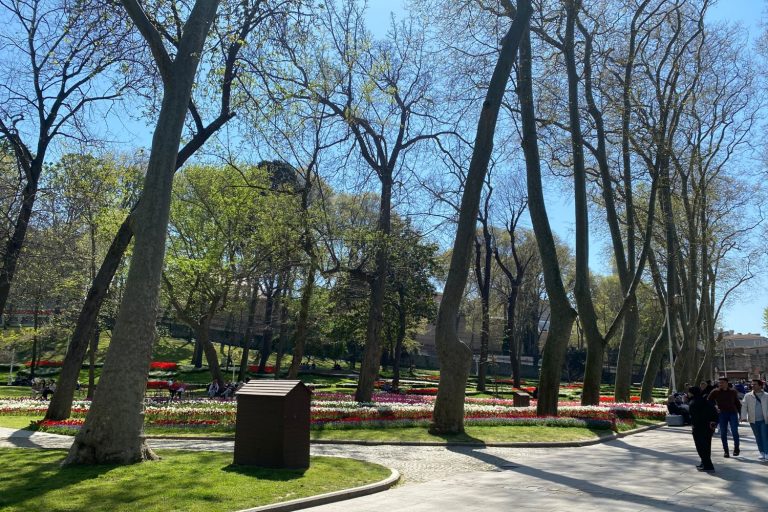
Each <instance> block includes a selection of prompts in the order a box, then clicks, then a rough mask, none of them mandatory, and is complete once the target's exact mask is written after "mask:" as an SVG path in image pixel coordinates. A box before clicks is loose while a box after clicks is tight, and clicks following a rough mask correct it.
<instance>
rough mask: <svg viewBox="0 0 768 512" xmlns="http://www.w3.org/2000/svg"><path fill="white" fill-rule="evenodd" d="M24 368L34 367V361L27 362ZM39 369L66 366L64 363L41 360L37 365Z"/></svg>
mask: <svg viewBox="0 0 768 512" xmlns="http://www.w3.org/2000/svg"><path fill="white" fill-rule="evenodd" d="M24 366H27V367H30V366H32V361H27V362H26V363H24ZM35 366H37V367H41V368H42V367H47V368H58V367H60V366H64V361H48V360H47V359H41V360H40V361H38V362H37V364H36V365H35Z"/></svg>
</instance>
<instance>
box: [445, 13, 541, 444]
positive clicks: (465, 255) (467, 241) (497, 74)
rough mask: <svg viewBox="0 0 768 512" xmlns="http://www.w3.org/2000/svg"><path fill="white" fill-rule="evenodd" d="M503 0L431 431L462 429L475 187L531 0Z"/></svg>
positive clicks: (450, 282)
mask: <svg viewBox="0 0 768 512" xmlns="http://www.w3.org/2000/svg"><path fill="white" fill-rule="evenodd" d="M504 4H505V7H506V12H507V15H508V16H510V17H511V18H514V21H513V22H512V23H511V25H510V27H509V30H508V31H507V33H506V35H505V36H504V39H503V42H502V45H501V49H500V51H499V55H498V60H497V62H496V65H495V67H494V70H493V74H492V76H491V79H490V82H489V84H488V89H487V91H486V96H485V101H484V102H483V107H482V110H481V112H480V118H479V120H478V124H477V132H476V135H475V142H474V146H473V150H472V160H471V163H470V166H469V171H468V173H467V180H466V182H465V184H464V192H463V194H462V198H461V207H460V210H459V220H458V227H457V228H456V238H455V240H454V244H453V252H452V253H451V263H450V267H449V269H448V274H447V276H446V282H445V288H444V290H443V300H442V301H441V302H440V309H439V311H438V314H437V323H436V325H435V344H436V345H437V351H438V355H439V357H440V386H439V387H438V393H437V400H436V401H435V409H434V413H433V416H432V425H431V427H430V431H431V432H433V433H460V432H463V431H464V393H465V387H466V383H467V378H468V376H469V365H470V355H471V354H470V351H469V348H468V347H467V346H466V345H465V344H464V343H463V342H462V341H461V340H459V338H458V334H457V331H456V318H457V317H458V312H459V305H460V300H461V297H462V296H463V292H464V287H465V286H466V283H467V271H468V270H469V265H470V257H471V253H472V239H473V238H474V235H475V224H476V222H477V215H478V211H479V203H480V193H481V191H482V187H483V182H484V181H485V175H486V172H487V170H488V162H489V161H490V158H491V151H492V149H493V139H494V133H495V131H496V122H497V119H498V115H499V109H500V107H501V102H502V98H503V96H504V92H505V89H506V84H507V82H508V80H509V74H510V72H511V71H512V66H513V64H514V62H515V58H516V57H517V50H518V47H519V45H520V40H521V38H522V37H523V34H524V32H525V29H526V27H527V26H528V21H529V18H530V15H531V10H532V9H531V2H530V1H526V0H518V2H517V7H516V8H515V7H513V6H512V4H511V2H504Z"/></svg>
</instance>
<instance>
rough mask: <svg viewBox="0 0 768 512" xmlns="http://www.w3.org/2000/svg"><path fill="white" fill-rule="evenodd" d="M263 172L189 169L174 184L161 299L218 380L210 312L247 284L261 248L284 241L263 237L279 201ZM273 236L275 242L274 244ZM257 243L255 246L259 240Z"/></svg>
mask: <svg viewBox="0 0 768 512" xmlns="http://www.w3.org/2000/svg"><path fill="white" fill-rule="evenodd" d="M259 184H260V185H261V187H262V188H263V189H264V190H269V176H268V174H267V171H266V170H265V169H261V168H253V167H249V168H245V169H239V170H235V169H234V168H232V167H231V166H224V167H221V168H217V167H198V166H196V167H189V168H187V169H185V170H184V171H182V172H181V174H180V176H178V177H177V178H176V180H175V182H174V196H173V202H172V204H171V213H170V230H169V240H168V256H167V258H166V268H165V271H164V272H163V283H164V290H165V294H166V297H167V298H168V300H169V302H170V304H171V305H172V306H173V308H174V310H175V311H176V314H177V315H178V316H179V318H181V319H182V321H184V322H185V323H186V324H187V325H189V327H190V328H192V330H193V331H194V333H195V339H196V342H197V345H196V346H197V347H198V350H200V351H201V353H204V354H205V357H206V360H207V362H208V368H209V369H210V371H211V377H212V378H213V379H214V380H215V381H217V382H218V383H219V386H222V385H223V384H224V379H223V377H222V375H221V371H220V369H219V361H218V357H217V355H216V350H215V349H214V347H213V345H212V343H211V342H210V336H209V329H210V324H211V321H212V320H213V319H214V317H215V316H216V315H217V314H218V313H220V312H222V311H224V310H226V308H227V307H228V304H229V303H230V302H231V301H233V300H235V298H236V296H237V295H238V293H237V289H236V288H237V287H239V286H240V285H241V283H243V282H245V281H248V280H249V279H250V278H251V277H252V275H253V272H254V271H255V270H256V269H258V268H259V267H258V266H257V264H256V263H257V262H258V261H259V260H260V258H266V257H267V256H266V255H263V254H260V252H261V250H262V249H264V248H266V247H269V245H268V244H269V243H270V242H271V244H273V245H276V244H282V243H288V240H286V239H285V238H284V237H277V236H274V237H271V238H270V233H269V232H274V231H276V230H277V228H278V227H279V226H278V223H279V222H280V219H281V216H280V215H279V214H278V213H277V212H286V211H290V205H289V204H287V201H275V200H274V199H280V198H274V197H269V196H268V195H267V193H264V194H262V195H261V197H259V195H257V194H255V193H254V192H255V189H254V188H251V187H256V186H259ZM278 238H280V241H279V242H278ZM260 242H261V243H260Z"/></svg>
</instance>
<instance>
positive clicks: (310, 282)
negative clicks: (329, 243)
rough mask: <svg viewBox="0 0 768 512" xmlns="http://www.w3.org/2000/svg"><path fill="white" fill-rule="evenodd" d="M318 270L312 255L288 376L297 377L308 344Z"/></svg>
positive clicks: (302, 292) (302, 296)
mask: <svg viewBox="0 0 768 512" xmlns="http://www.w3.org/2000/svg"><path fill="white" fill-rule="evenodd" d="M316 272H317V260H316V259H315V257H314V255H313V254H312V255H310V258H309V268H308V269H307V275H306V277H305V279H304V289H303V290H302V291H301V304H300V305H299V319H298V322H297V323H296V337H295V340H294V343H293V356H292V358H291V366H290V368H289V369H288V378H289V379H297V378H298V377H299V368H300V367H301V360H302V359H303V358H304V347H305V346H306V344H307V335H308V334H309V306H310V303H311V302H312V294H313V293H314V290H315V273H316Z"/></svg>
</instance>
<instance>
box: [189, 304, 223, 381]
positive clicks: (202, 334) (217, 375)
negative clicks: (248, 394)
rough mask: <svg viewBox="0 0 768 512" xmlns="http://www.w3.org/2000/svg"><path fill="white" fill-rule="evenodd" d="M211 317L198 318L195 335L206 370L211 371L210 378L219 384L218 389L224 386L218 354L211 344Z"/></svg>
mask: <svg viewBox="0 0 768 512" xmlns="http://www.w3.org/2000/svg"><path fill="white" fill-rule="evenodd" d="M210 328H211V318H210V317H209V316H206V317H205V318H203V319H201V320H200V323H198V324H197V325H196V326H195V337H197V339H198V340H199V342H200V345H201V346H202V347H203V352H204V353H205V360H206V362H207V363H208V370H209V371H210V372H211V378H212V379H213V380H215V381H216V383H217V384H218V385H219V389H223V388H224V376H223V375H222V373H221V366H220V365H219V355H218V354H217V353H216V347H214V346H213V343H211V340H210V332H211V329H210Z"/></svg>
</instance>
